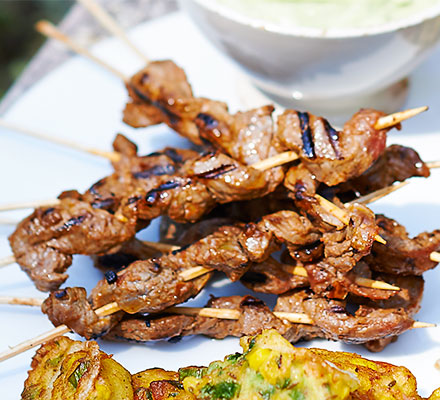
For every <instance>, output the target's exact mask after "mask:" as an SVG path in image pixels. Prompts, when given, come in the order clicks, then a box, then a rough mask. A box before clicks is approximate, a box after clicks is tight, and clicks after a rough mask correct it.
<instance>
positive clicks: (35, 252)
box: [9, 198, 137, 291]
mask: <svg viewBox="0 0 440 400" xmlns="http://www.w3.org/2000/svg"><path fill="white" fill-rule="evenodd" d="M136 229H137V218H136V217H135V216H133V215H132V216H128V215H126V219H125V220H124V222H122V221H120V220H119V219H118V218H116V217H115V215H113V214H111V213H110V212H108V211H106V210H101V209H96V208H93V206H92V205H91V204H89V203H86V202H83V201H78V200H74V199H70V198H66V199H63V200H61V202H60V204H59V205H56V206H54V207H45V208H37V209H36V210H35V211H34V212H33V213H32V214H31V215H30V216H29V217H27V218H25V219H24V220H23V221H21V222H20V223H19V224H18V226H17V228H16V230H15V232H14V233H12V235H11V236H10V237H9V242H10V245H11V249H12V251H13V254H14V257H15V259H16V261H17V263H18V264H19V265H20V267H21V268H22V269H23V271H25V272H26V273H27V274H28V275H29V277H30V278H31V279H32V281H34V283H35V285H36V287H37V288H38V289H39V290H42V291H50V290H55V289H57V288H58V287H59V286H60V285H61V284H62V283H63V282H64V281H65V280H66V279H67V278H68V275H67V274H66V273H65V271H66V270H67V268H68V267H69V266H70V265H71V263H72V256H73V254H99V253H103V252H106V251H108V250H110V249H111V248H113V247H114V246H116V245H117V244H119V243H121V242H124V241H127V240H129V239H130V238H132V237H133V236H134V235H135V233H136Z"/></svg>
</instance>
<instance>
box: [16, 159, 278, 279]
mask: <svg viewBox="0 0 440 400" xmlns="http://www.w3.org/2000/svg"><path fill="white" fill-rule="evenodd" d="M174 153H176V151H174ZM174 153H172V154H168V152H167V151H165V154H164V155H162V154H152V155H150V156H149V157H145V158H139V160H140V162H141V164H140V165H139V166H138V165H137V164H134V167H135V168H136V169H135V170H132V168H131V166H130V170H129V171H125V170H122V171H121V172H115V173H114V174H113V175H111V176H110V177H109V178H106V180H102V181H99V182H98V183H97V184H95V185H93V186H92V187H91V188H90V189H89V191H88V192H86V194H85V195H79V194H73V195H71V194H67V196H65V197H66V198H64V197H63V198H62V199H61V200H60V205H59V206H58V207H52V208H47V209H38V210H37V211H35V212H34V214H33V215H32V216H31V217H29V218H28V219H27V220H24V221H23V222H22V223H21V224H20V225H19V226H18V228H17V231H16V234H13V235H12V236H11V246H12V248H13V250H14V248H15V249H17V246H15V245H16V244H17V240H18V241H24V243H20V244H19V247H18V248H19V249H20V250H19V252H18V253H19V257H21V256H23V255H24V256H25V257H31V255H30V253H25V254H23V251H24V248H25V247H26V243H28V240H27V239H26V237H27V236H28V235H29V234H28V232H30V231H32V230H33V226H34V225H35V224H37V225H38V229H37V231H36V232H35V233H36V234H37V233H38V235H34V237H33V238H32V243H35V244H38V243H40V242H41V240H42V241H43V242H48V240H49V241H50V240H52V239H54V241H55V242H57V243H54V242H53V241H52V242H51V246H50V249H48V251H50V252H51V254H52V255H53V256H56V257H58V256H60V257H64V256H63V254H65V255H66V256H68V257H70V255H71V254H76V253H77V252H78V251H81V252H82V253H83V254H95V253H101V252H105V251H107V250H108V249H109V248H110V247H112V246H114V245H116V244H118V243H121V242H122V241H125V240H127V239H128V238H129V236H130V237H131V236H133V235H134V234H135V232H136V231H137V230H138V227H137V224H138V223H141V224H145V223H146V222H147V221H149V220H151V219H152V218H155V217H156V216H159V215H160V214H161V213H169V214H170V215H171V216H173V214H172V213H177V214H176V217H177V218H181V219H186V220H189V221H191V220H196V219H198V218H200V216H201V215H203V213H205V212H206V211H209V210H210V208H212V207H213V206H214V204H215V202H216V201H217V200H218V201H219V202H221V203H222V202H228V201H231V200H234V199H235V200H238V199H241V198H242V197H243V196H244V199H246V198H251V197H253V196H255V197H259V196H261V195H262V194H263V193H265V192H266V191H269V192H270V191H271V190H272V189H275V187H276V185H277V183H279V182H280V181H281V179H282V176H283V175H282V171H281V170H276V171H275V172H267V173H266V172H259V170H258V169H256V168H252V167H243V166H241V165H240V164H239V163H237V162H235V161H233V160H231V159H230V158H229V157H227V156H225V155H222V154H217V155H216V154H207V155H204V156H201V157H198V158H194V157H193V155H192V154H194V155H197V153H194V152H190V151H184V152H183V153H182V154H175V155H174ZM182 156H185V157H187V158H188V160H185V159H182ZM173 158H174V159H173ZM161 160H163V162H162V161H161ZM134 161H136V160H134ZM159 161H161V162H162V163H164V162H165V165H164V168H162V169H160V171H158V172H157V171H156V169H157V168H156V166H157V163H158V162H159ZM169 166H171V167H172V168H171V169H170V168H168V167H169ZM159 167H160V165H159ZM257 167H259V165H257ZM267 167H268V165H267V163H265V165H264V168H267ZM155 168H156V169H155ZM139 170H140V172H139ZM144 171H146V172H148V174H149V175H148V176H144V175H145V174H144ZM162 171H163V172H162ZM127 172H128V176H127V175H126V173H127ZM139 174H140V175H139ZM145 178H148V179H145ZM125 181H127V182H126V183H125ZM171 181H174V183H173V184H171ZM221 182H223V184H222V183H221ZM106 185H107V186H106ZM112 185H114V187H113V186H112ZM133 188H134V190H133ZM228 188H229V189H228ZM114 193H116V196H115V194H114ZM165 196H168V197H165ZM190 197H191V198H192V200H190ZM150 199H151V200H150ZM215 199H217V200H215ZM107 200H110V201H111V202H110V203H109V204H108V205H105V204H104V208H102V206H101V204H103V202H104V201H107ZM132 200H134V201H132ZM165 200H166V201H167V203H165ZM106 204H107V203H106ZM96 207H97V208H96ZM101 208H102V209H101ZM49 214H52V216H57V218H55V219H53V218H52V219H51V218H50V215H49ZM81 216H86V217H85V219H84V217H81ZM80 217H81V218H82V220H78V221H77V222H75V224H74V225H73V226H74V227H73V228H72V227H71V225H72V223H73V221H76V220H77V219H78V218H80ZM48 218H49V219H48ZM69 221H70V222H69ZM66 224H67V225H66ZM87 224H92V225H93V229H86V228H85V227H86V225H87ZM103 224H104V225H105V226H106V227H108V226H112V230H109V229H105V230H103V231H102V232H101V233H100V232H98V231H97V228H98V227H99V226H103ZM35 226H36V225H35ZM64 226H65V227H66V228H67V227H70V228H69V229H64V228H62V227H64ZM42 227H44V228H42ZM83 227H84V228H83ZM58 228H59V229H58ZM29 229H30V231H29ZM60 229H61V230H60ZM51 230H52V231H53V232H52V234H51ZM19 232H21V233H19ZM81 232H83V233H81ZM92 234H93V235H95V238H96V235H98V236H99V235H100V239H99V241H93V242H92V243H90V244H91V245H93V246H94V247H93V248H89V247H87V246H89V244H87V246H85V247H84V246H82V247H81V248H78V246H77V245H75V243H74V242H73V241H72V240H73V236H76V235H78V237H79V244H81V243H83V242H84V240H85V237H88V238H90V237H91V236H90V235H92ZM110 234H111V236H110ZM47 235H49V236H47ZM22 236H23V237H22ZM67 236H71V237H72V240H70V239H68V238H67ZM83 236H84V238H83ZM60 240H61V241H60ZM43 242H41V243H42V244H44V243H43ZM58 242H59V243H58ZM32 243H30V242H29V243H28V244H32ZM14 246H15V247H14ZM75 246H76V247H75ZM27 247H29V246H27ZM40 247H41V246H40ZM40 247H39V248H40ZM53 248H56V249H59V250H56V252H57V253H56V254H55V253H54V251H53V250H51V249H53ZM64 249H66V250H64ZM37 250H38V249H35V251H37ZM41 250H42V251H45V250H44V249H43V248H42V249H41ZM61 253H63V254H61ZM32 257H33V256H32ZM16 258H17V254H16ZM37 258H38V259H40V258H41V257H39V256H38V255H37ZM17 259H19V258H17ZM56 260H58V258H56V259H55V261H56ZM25 261H26V260H24V261H23V260H21V262H20V264H21V265H22V266H24V267H26V268H31V267H27V266H28V264H29V263H28V262H25ZM48 262H52V261H48ZM31 264H32V265H35V260H33V261H32V262H31V263H30V264H29V265H31ZM51 265H53V266H54V267H55V270H54V272H56V271H60V267H59V266H57V265H55V264H51ZM59 265H61V266H62V265H67V266H68V265H70V258H68V259H65V260H63V259H60V264H59ZM45 268H46V270H48V268H49V265H45ZM62 268H64V267H62ZM32 271H35V273H37V271H36V270H35V269H34V268H33V267H32ZM32 271H31V270H29V272H30V273H31V272H32ZM45 275H47V274H45ZM58 277H59V278H60V279H64V280H65V278H66V276H64V277H62V276H58ZM54 278H56V279H58V278H57V276H54ZM54 282H55V283H56V281H54ZM48 283H49V284H51V283H50V282H48ZM51 287H52V286H51ZM44 288H45V287H44Z"/></svg>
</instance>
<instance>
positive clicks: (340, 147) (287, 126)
mask: <svg viewBox="0 0 440 400" xmlns="http://www.w3.org/2000/svg"><path fill="white" fill-rule="evenodd" d="M383 115H384V114H383V113H381V112H379V111H375V110H361V111H359V112H358V113H356V114H355V115H354V116H353V117H352V118H351V119H350V120H349V121H348V122H346V123H345V125H344V129H343V130H342V131H340V132H337V133H336V131H335V130H334V129H333V128H331V127H330V124H329V123H328V122H327V121H325V120H324V119H323V118H318V117H315V116H313V115H310V114H304V113H298V112H297V111H293V110H286V111H285V112H284V113H283V114H282V115H281V116H280V117H279V118H278V130H277V135H276V138H277V141H278V145H277V148H278V151H285V150H294V151H296V152H297V153H298V154H299V155H300V157H301V161H302V163H304V166H305V167H306V168H307V169H308V170H309V171H310V172H311V173H312V174H313V175H314V176H315V177H316V179H317V181H319V182H322V183H325V184H326V185H328V186H334V185H337V184H339V183H341V182H345V181H347V180H348V179H350V178H353V177H356V176H359V175H360V174H362V173H363V172H364V171H366V170H367V169H368V168H369V167H370V166H371V164H372V163H373V162H374V161H375V160H376V159H377V158H378V157H379V156H380V155H381V154H382V152H383V151H384V149H385V144H386V132H387V130H376V129H375V128H374V125H375V123H376V122H377V120H378V119H379V118H380V117H382V116H383ZM307 116H308V118H307Z"/></svg>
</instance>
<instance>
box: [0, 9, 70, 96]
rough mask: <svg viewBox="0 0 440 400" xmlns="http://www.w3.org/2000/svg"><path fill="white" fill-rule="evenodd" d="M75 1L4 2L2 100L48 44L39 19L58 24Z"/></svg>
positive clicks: (1, 23)
mask: <svg viewBox="0 0 440 400" xmlns="http://www.w3.org/2000/svg"><path fill="white" fill-rule="evenodd" d="M73 3H74V1H73V0H0V98H1V97H2V96H3V94H4V93H5V91H6V90H7V89H8V87H9V86H10V85H11V84H12V82H13V81H14V80H15V79H16V78H17V77H18V76H19V75H20V73H21V72H22V70H23V68H24V67H25V66H26V64H27V62H28V61H29V59H30V58H31V57H32V56H33V55H34V54H35V52H36V51H37V50H38V48H39V47H40V46H41V45H42V43H43V42H44V40H45V39H44V38H43V37H42V36H41V35H39V34H38V33H37V32H35V30H34V24H35V23H36V22H37V21H38V20H39V19H43V18H45V19H48V20H50V21H52V22H55V23H58V22H59V21H60V19H61V18H62V17H63V15H64V14H65V13H66V11H67V10H68V9H69V8H70V6H71V5H72V4H73Z"/></svg>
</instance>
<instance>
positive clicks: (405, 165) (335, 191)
mask: <svg viewBox="0 0 440 400" xmlns="http://www.w3.org/2000/svg"><path fill="white" fill-rule="evenodd" d="M429 175H430V170H429V168H428V167H427V166H426V164H425V163H424V162H423V161H422V160H421V158H420V156H419V155H418V153H417V152H416V151H415V150H413V149H411V148H409V147H404V146H400V145H391V146H388V147H387V148H386V149H385V151H384V152H383V153H382V154H381V155H380V156H379V158H378V159H377V160H376V161H375V162H374V163H373V164H372V165H371V166H370V168H368V169H367V170H366V171H365V172H364V173H362V174H361V175H359V176H356V177H353V178H351V179H349V180H348V181H346V182H342V183H340V184H338V185H336V186H332V187H329V186H327V185H325V184H324V183H322V182H320V181H319V179H317V177H316V176H315V175H314V174H313V173H312V172H311V171H309V170H308V169H307V167H306V166H305V165H304V164H303V163H300V164H296V165H293V166H291V167H290V169H289V170H288V171H287V173H286V176H285V179H284V186H285V187H286V188H288V189H289V190H290V191H291V192H293V194H296V197H298V201H300V200H301V197H302V196H304V193H305V194H307V195H308V196H309V197H310V198H311V199H312V196H313V195H314V194H315V193H318V194H321V195H323V196H324V197H326V198H329V199H330V200H331V201H337V200H336V197H335V196H337V199H339V200H341V201H343V202H349V201H352V200H355V199H356V198H357V197H360V196H364V195H366V194H368V193H372V192H374V191H376V190H379V189H383V188H385V187H388V186H391V185H392V184H393V183H394V182H403V181H405V180H406V179H408V178H411V177H416V176H419V177H425V178H427V177H429ZM291 197H293V198H295V196H294V195H292V196H291ZM302 200H304V199H302ZM297 205H298V206H301V205H300V203H297Z"/></svg>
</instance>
